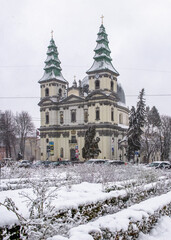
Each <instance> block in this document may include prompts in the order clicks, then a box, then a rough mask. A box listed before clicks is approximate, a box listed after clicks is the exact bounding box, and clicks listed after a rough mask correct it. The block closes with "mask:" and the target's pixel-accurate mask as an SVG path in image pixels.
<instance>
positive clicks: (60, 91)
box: [59, 88, 62, 97]
mask: <svg viewBox="0 0 171 240" xmlns="http://www.w3.org/2000/svg"><path fill="white" fill-rule="evenodd" d="M59 97H62V89H61V88H60V89H59Z"/></svg>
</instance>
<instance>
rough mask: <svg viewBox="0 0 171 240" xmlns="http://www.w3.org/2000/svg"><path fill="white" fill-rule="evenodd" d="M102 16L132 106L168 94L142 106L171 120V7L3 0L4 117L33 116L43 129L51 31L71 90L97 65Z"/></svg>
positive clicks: (166, 2) (163, 2) (168, 2)
mask: <svg viewBox="0 0 171 240" xmlns="http://www.w3.org/2000/svg"><path fill="white" fill-rule="evenodd" d="M102 14H103V15H104V26H105V28H106V32H107V34H108V39H109V48H110V50H111V57H112V59H113V61H112V63H113V65H114V67H115V68H116V70H117V71H118V72H119V73H120V76H119V78H118V80H119V82H120V83H121V84H122V86H123V88H124V91H125V94H126V102H127V106H130V107H131V106H132V105H134V106H135V105H136V102H137V96H130V95H138V94H139V92H140V90H141V89H142V88H145V93H146V95H162V94H163V95H168V94H170V96H146V97H145V98H146V104H147V105H149V106H150V107H152V106H154V105H155V106H156V107H157V109H158V110H159V112H160V114H165V115H171V113H170V104H171V68H170V66H171V0H129V1H128V0H105V1H104V0H0V33H1V37H0V48H1V51H0V53H1V54H0V82H1V94H0V110H2V111H4V110H12V112H13V113H16V112H21V111H22V110H25V111H28V112H29V113H30V115H31V116H32V118H33V121H34V123H35V125H36V127H39V120H40V115H39V107H38V105H37V103H38V102H39V97H40V86H39V84H38V80H39V79H40V78H41V77H42V76H43V72H44V70H43V67H44V66H45V65H44V61H45V59H46V51H47V46H48V45H49V41H50V37H51V30H52V29H53V31H54V40H55V43H56V45H57V47H58V52H59V59H60V61H61V67H62V73H63V76H64V77H65V79H67V80H68V81H69V83H70V85H71V84H72V82H73V80H74V75H76V79H77V80H79V79H81V80H82V79H83V78H84V77H85V75H86V74H85V72H86V71H87V70H88V69H89V68H90V67H91V65H92V63H93V56H94V51H93V50H94V49H95V47H96V39H97V33H98V31H99V27H100V24H101V18H100V17H101V15H102ZM5 97H28V98H27V99H20V98H14V99H11V98H7V99H6V98H5ZM30 97H31V98H30Z"/></svg>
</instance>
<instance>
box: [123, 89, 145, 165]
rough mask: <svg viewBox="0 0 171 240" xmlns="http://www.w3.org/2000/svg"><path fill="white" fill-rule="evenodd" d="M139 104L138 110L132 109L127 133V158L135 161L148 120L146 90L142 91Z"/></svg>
mask: <svg viewBox="0 0 171 240" xmlns="http://www.w3.org/2000/svg"><path fill="white" fill-rule="evenodd" d="M138 99H139V101H138V102H137V109H135V107H132V108H131V111H130V117H129V128H128V131H127V139H128V147H127V157H128V160H130V159H131V158H133V159H134V154H135V151H138V152H139V151H140V148H141V136H142V134H143V127H144V123H145V118H146V111H145V100H144V89H142V90H141V92H140V94H139V97H138Z"/></svg>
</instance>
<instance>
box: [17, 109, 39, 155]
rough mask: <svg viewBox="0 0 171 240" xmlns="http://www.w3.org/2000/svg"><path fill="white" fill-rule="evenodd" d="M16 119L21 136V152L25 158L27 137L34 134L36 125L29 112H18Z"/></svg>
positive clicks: (18, 132)
mask: <svg viewBox="0 0 171 240" xmlns="http://www.w3.org/2000/svg"><path fill="white" fill-rule="evenodd" d="M15 120H16V125H17V135H18V138H19V148H20V153H21V154H22V156H23V158H24V153H25V142H26V138H27V137H28V136H29V135H32V134H33V132H34V131H35V127H34V124H33V122H32V119H31V116H30V115H29V113H28V112H25V111H22V112H21V113H19V114H18V113H17V114H16V118H15Z"/></svg>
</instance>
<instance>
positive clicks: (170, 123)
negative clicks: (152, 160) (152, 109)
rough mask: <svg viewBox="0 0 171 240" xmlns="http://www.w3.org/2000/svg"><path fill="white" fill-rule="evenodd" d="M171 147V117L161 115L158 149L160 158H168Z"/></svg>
mask: <svg viewBox="0 0 171 240" xmlns="http://www.w3.org/2000/svg"><path fill="white" fill-rule="evenodd" d="M170 148H171V117H169V116H161V127H160V151H161V160H168V159H169V153H170Z"/></svg>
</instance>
